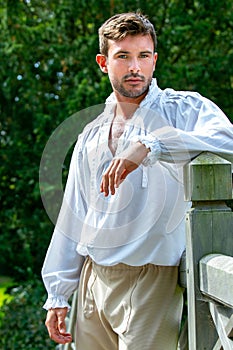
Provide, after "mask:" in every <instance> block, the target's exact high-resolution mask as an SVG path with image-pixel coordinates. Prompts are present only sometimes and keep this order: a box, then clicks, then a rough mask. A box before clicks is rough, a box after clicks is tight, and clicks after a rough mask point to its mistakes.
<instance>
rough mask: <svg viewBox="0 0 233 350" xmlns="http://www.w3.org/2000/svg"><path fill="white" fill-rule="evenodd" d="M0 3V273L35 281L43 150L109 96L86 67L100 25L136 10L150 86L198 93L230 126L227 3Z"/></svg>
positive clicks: (232, 53)
mask: <svg viewBox="0 0 233 350" xmlns="http://www.w3.org/2000/svg"><path fill="white" fill-rule="evenodd" d="M0 3H1V7H0V14H1V24H0V31H1V41H0V60H1V65H0V78H1V92H0V127H1V135H0V136H1V155H0V157H1V158H0V160H1V162H0V195H1V204H2V210H1V213H0V229H1V235H0V266H1V273H5V274H10V275H12V276H14V277H15V278H17V277H18V278H19V279H22V278H29V277H30V276H32V275H34V274H39V272H40V269H41V264H42V261H43V259H44V255H45V251H46V248H47V245H48V242H49V240H50V237H51V233H52V226H53V225H52V224H51V223H50V221H49V220H48V218H47V216H46V213H45V212H44V209H43V206H42V202H41V199H40V193H39V186H38V171H39V165H40V159H41V155H42V152H43V149H44V147H45V145H46V142H47V140H48V138H49V137H50V135H51V133H52V131H53V130H54V129H55V128H56V127H57V126H58V125H59V124H60V123H61V122H62V121H63V120H65V119H66V118H67V117H69V116H70V115H72V114H73V113H75V112H77V111H80V110H82V109H83V108H85V107H89V106H93V105H95V104H98V103H102V102H104V100H105V98H106V97H107V95H108V94H109V93H110V91H111V87H110V84H109V81H108V78H107V76H105V75H102V73H101V72H100V71H99V70H98V67H97V65H96V63H95V55H96V53H98V33H97V31H98V28H99V26H100V25H101V24H102V23H103V22H104V21H105V20H106V19H107V18H108V17H109V16H111V15H113V14H115V13H118V12H126V11H135V10H137V9H141V10H142V12H144V13H145V14H148V15H149V18H150V20H151V21H152V22H153V23H154V24H155V27H156V30H157V34H158V41H159V45H158V53H159V60H158V64H157V68H156V72H155V76H156V77H157V78H158V81H159V85H160V86H161V87H162V88H165V87H173V88H175V89H178V90H196V91H199V92H200V93H202V94H203V95H205V96H206V97H208V98H210V99H212V100H213V101H214V102H216V103H217V104H218V105H219V106H220V107H221V108H222V109H223V110H224V111H225V113H226V114H227V115H228V116H229V118H231V119H233V94H232V92H233V65H232V62H233V34H232V33H233V31H232V29H233V3H232V1H230V0H227V1H225V2H224V4H223V2H221V1H218V0H209V1H208V2H206V1H204V2H203V1H195V0H185V1H181V0H162V1H157V0H153V1H140V0H134V1H132V0H128V1H119V0H115V1H113V0H101V1H98V2H97V1H94V0H89V1H86V0H80V1H76V0H57V1H52V0H40V1H38V0H17V1H15V0H5V1H3V0H2V1H1V2H0ZM81 122H82V123H83V120H82V121H80V125H77V131H80V129H81V124H82V123H81ZM79 128H80V129H79ZM65 170H67V169H65Z"/></svg>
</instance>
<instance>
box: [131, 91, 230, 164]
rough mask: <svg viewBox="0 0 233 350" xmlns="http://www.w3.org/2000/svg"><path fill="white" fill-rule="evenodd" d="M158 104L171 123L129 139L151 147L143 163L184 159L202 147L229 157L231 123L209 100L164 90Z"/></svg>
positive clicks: (199, 150) (193, 154) (194, 94)
mask: <svg viewBox="0 0 233 350" xmlns="http://www.w3.org/2000/svg"><path fill="white" fill-rule="evenodd" d="M160 108H161V110H160V113H162V114H163V115H165V116H166V117H167V119H168V120H170V121H171V120H172V123H171V122H170V123H169V124H168V125H167V126H164V127H162V128H159V129H156V130H154V131H150V132H148V133H147V135H143V136H138V137H136V138H134V139H133V140H132V141H135V142H137V141H140V142H141V143H143V144H145V145H146V147H147V148H149V149H150V150H151V151H150V152H149V153H148V156H147V157H146V158H145V160H144V162H143V164H144V165H153V164H154V163H155V162H156V161H158V160H159V161H162V162H172V163H179V162H181V163H183V162H188V161H190V160H191V159H192V158H193V157H195V156H196V155H198V154H199V153H201V152H203V151H209V152H213V153H216V154H219V155H222V156H223V157H225V158H227V159H229V160H230V161H233V125H232V124H231V123H230V121H229V119H228V118H227V117H226V116H225V114H224V113H223V112H222V111H221V109H220V108H219V107H218V106H216V105H215V104H214V103H213V102H212V101H210V100H208V99H206V98H204V97H202V96H201V95H199V94H198V93H189V94H185V93H183V94H182V93H180V94H179V95H176V96H174V95H173V94H170V96H169V94H167V96H166V100H164V101H163V103H161V106H160ZM171 124H172V125H171Z"/></svg>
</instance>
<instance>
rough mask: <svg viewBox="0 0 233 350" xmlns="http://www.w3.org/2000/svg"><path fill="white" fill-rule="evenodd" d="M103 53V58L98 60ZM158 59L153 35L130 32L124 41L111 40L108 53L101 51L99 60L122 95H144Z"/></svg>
mask: <svg viewBox="0 0 233 350" xmlns="http://www.w3.org/2000/svg"><path fill="white" fill-rule="evenodd" d="M98 56H99V60H98ZM156 60H157V54H156V53H154V45H153V41H152V38H151V37H150V35H142V34H139V35H136V36H131V35H128V36H127V37H126V38H124V39H123V40H120V41H113V40H109V50H108V57H107V58H106V57H105V56H102V55H97V63H98V64H99V65H100V67H101V69H102V71H104V72H105V73H108V75H109V79H110V82H111V84H112V87H113V90H114V91H115V93H116V96H118V97H120V99H121V100H122V97H123V100H125V99H124V98H126V99H127V100H128V99H129V98H130V99H138V98H139V99H143V98H144V96H145V95H146V93H147V91H148V88H149V85H150V83H151V79H152V76H153V72H154V69H155V64H156Z"/></svg>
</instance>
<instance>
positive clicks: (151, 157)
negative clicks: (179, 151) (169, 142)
mask: <svg viewBox="0 0 233 350" xmlns="http://www.w3.org/2000/svg"><path fill="white" fill-rule="evenodd" d="M130 141H132V142H141V143H142V144H143V145H145V146H146V148H148V149H150V152H148V154H147V156H146V157H145V158H144V159H143V161H142V165H144V166H152V165H154V164H155V163H156V162H157V160H158V158H159V156H160V154H161V147H160V142H159V140H158V139H157V138H156V137H154V136H152V135H146V136H145V135H137V136H134V137H132V139H130Z"/></svg>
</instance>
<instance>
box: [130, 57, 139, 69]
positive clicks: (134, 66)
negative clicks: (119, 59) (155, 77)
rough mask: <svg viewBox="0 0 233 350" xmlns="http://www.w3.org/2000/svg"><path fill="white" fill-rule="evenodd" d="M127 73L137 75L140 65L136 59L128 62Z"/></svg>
mask: <svg viewBox="0 0 233 350" xmlns="http://www.w3.org/2000/svg"><path fill="white" fill-rule="evenodd" d="M129 71H130V72H132V73H138V72H139V71H140V65H139V62H138V60H137V59H136V58H135V59H132V60H131V61H130V64H129Z"/></svg>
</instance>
